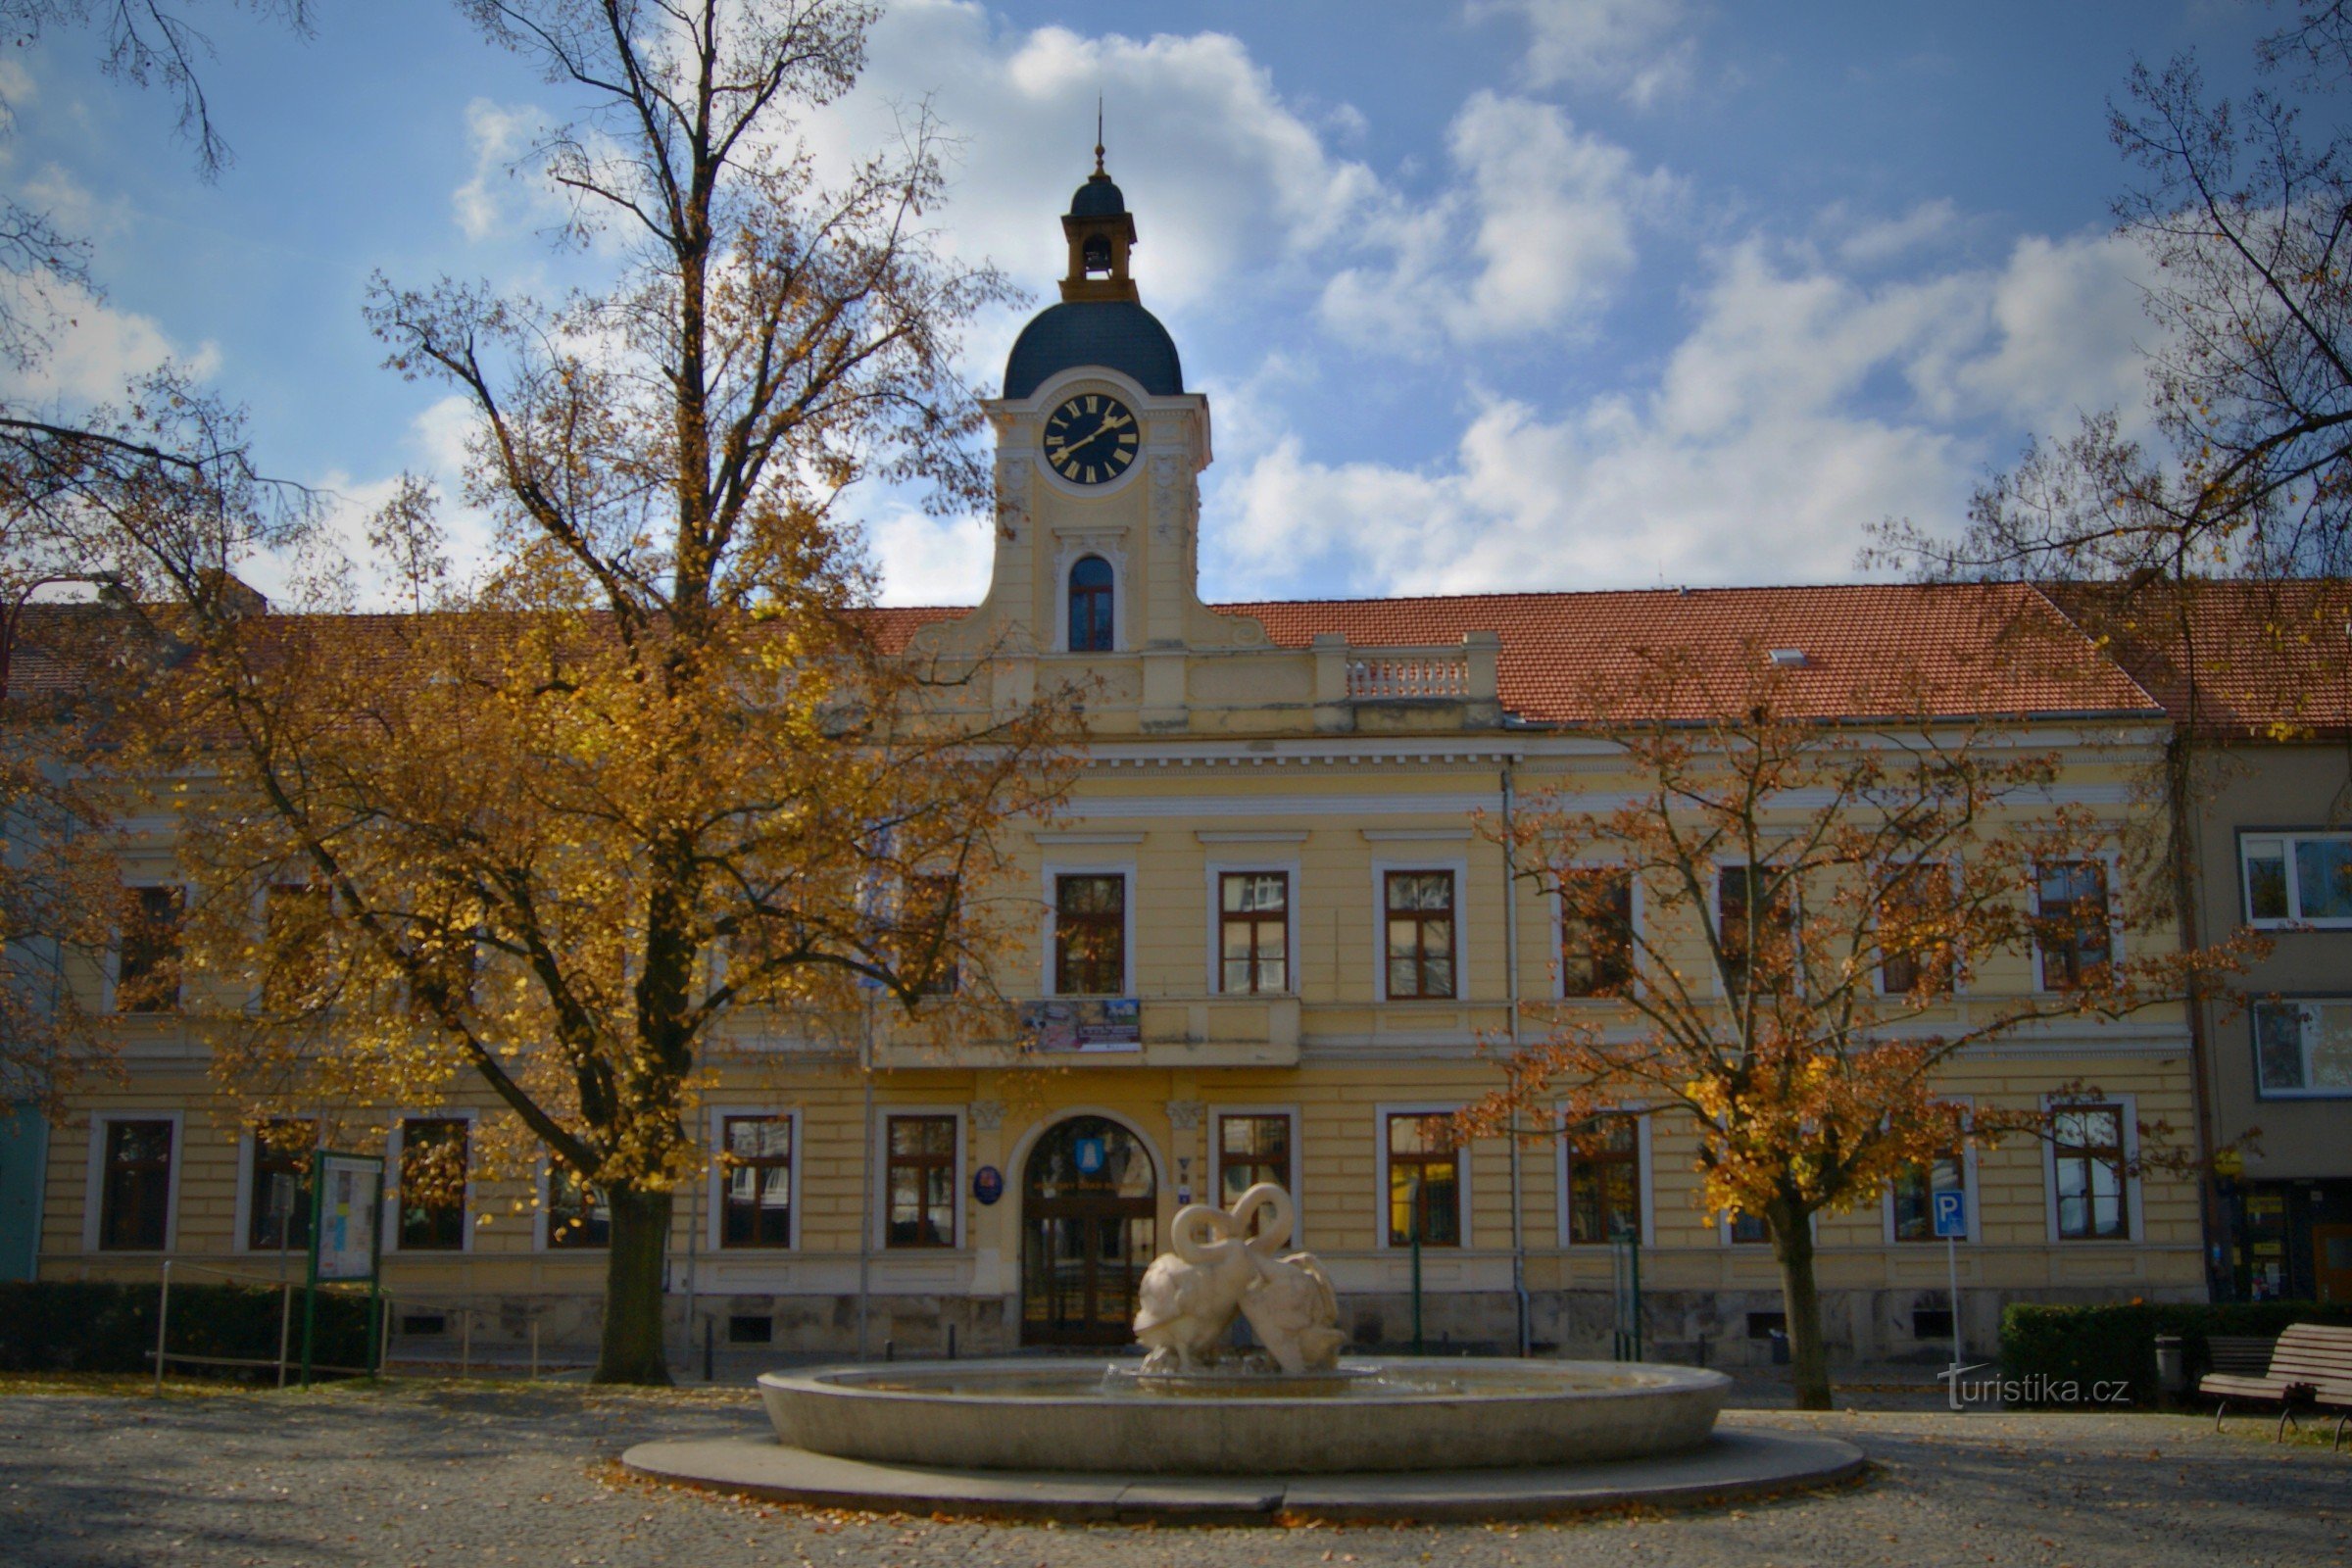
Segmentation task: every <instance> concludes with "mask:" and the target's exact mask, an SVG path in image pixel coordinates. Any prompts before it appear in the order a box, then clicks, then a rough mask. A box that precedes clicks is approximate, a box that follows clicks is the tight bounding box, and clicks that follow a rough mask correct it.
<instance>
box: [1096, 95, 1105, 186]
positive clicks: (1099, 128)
mask: <svg viewBox="0 0 2352 1568" xmlns="http://www.w3.org/2000/svg"><path fill="white" fill-rule="evenodd" d="M1095 172H1096V173H1098V174H1100V173H1103V172H1104V170H1103V95H1102V94H1101V93H1097V94H1096V95H1095Z"/></svg>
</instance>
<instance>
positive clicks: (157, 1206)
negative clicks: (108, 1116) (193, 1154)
mask: <svg viewBox="0 0 2352 1568" xmlns="http://www.w3.org/2000/svg"><path fill="white" fill-rule="evenodd" d="M101 1125H102V1126H104V1128H105V1129H106V1145H105V1160H106V1163H105V1167H104V1169H103V1171H102V1172H101V1174H100V1180H99V1197H98V1245H99V1247H101V1248H102V1249H104V1250H107V1251H110V1252H160V1251H162V1250H164V1246H165V1244H166V1242H167V1241H168V1240H169V1239H170V1237H171V1234H172V1133H173V1131H174V1129H173V1127H172V1123H171V1121H169V1120H168V1119H158V1120H155V1121H110V1122H105V1123H102V1124H101Z"/></svg>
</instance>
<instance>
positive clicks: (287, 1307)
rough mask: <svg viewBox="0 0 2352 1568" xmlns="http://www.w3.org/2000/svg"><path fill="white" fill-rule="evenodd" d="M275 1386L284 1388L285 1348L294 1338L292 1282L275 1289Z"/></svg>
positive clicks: (289, 1281)
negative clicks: (276, 1295)
mask: <svg viewBox="0 0 2352 1568" xmlns="http://www.w3.org/2000/svg"><path fill="white" fill-rule="evenodd" d="M277 1294H278V1298H279V1305H278V1309H277V1386H278V1387H279V1388H281V1389H282V1388H284V1387H285V1386H286V1348H287V1347H288V1346H289V1345H291V1344H292V1343H293V1338H294V1282H293V1281H292V1280H288V1281H286V1282H285V1283H284V1284H283V1285H281V1286H279V1287H278V1288H277Z"/></svg>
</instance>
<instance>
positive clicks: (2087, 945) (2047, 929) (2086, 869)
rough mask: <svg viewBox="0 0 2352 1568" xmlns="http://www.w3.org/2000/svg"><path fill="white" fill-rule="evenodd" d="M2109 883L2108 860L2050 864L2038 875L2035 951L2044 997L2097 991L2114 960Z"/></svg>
mask: <svg viewBox="0 0 2352 1568" xmlns="http://www.w3.org/2000/svg"><path fill="white" fill-rule="evenodd" d="M2107 881H2108V878H2107V862H2106V861H2104V860H2049V861H2045V862H2043V863H2042V864H2041V865H2040V866H2038V867H2037V868H2036V869H2035V873H2034V949H2035V951H2036V952H2037V953H2038V954H2039V955H2040V958H2041V988H2042V989H2043V990H2044V991H2074V990H2077V989H2079V988H2081V987H2082V986H2085V985H2094V984H2096V983H2098V981H2099V980H2100V979H2102V978H2103V977H2104V975H2105V973H2106V970H2107V966H2108V965H2109V964H2110V963H2111V962H2112V961H2113V960H2114V958H2115V924H2114V921H2115V916H2114V911H2113V909H2112V907H2110V905H2109V902H2108V888H2107Z"/></svg>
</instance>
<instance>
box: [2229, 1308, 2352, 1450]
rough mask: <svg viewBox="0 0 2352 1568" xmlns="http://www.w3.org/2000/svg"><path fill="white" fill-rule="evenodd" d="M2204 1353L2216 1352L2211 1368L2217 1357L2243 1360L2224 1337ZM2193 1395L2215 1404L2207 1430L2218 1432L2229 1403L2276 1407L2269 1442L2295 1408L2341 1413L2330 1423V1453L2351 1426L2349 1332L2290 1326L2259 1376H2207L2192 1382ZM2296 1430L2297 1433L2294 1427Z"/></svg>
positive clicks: (2314, 1325)
mask: <svg viewBox="0 0 2352 1568" xmlns="http://www.w3.org/2000/svg"><path fill="white" fill-rule="evenodd" d="M2208 1348H2210V1349H2213V1350H2214V1351H2215V1352H2216V1356H2215V1360H2216V1364H2217V1365H2220V1364H2221V1354H2222V1353H2225V1352H2226V1353H2229V1355H2230V1358H2231V1359H2232V1360H2236V1359H2237V1358H2238V1357H2239V1356H2240V1355H2242V1354H2243V1348H2242V1346H2240V1345H2234V1344H2231V1343H2230V1337H2229V1336H2222V1337H2220V1338H2218V1339H2215V1340H2213V1341H2210V1342H2209V1343H2208ZM2197 1392H2198V1393H2199V1394H2204V1395H2211V1396H2212V1397H2214V1398H2216V1399H2218V1400H2220V1401H2221V1402H2220V1404H2219V1405H2217V1406H2216V1407H2215V1409H2214V1412H2213V1427H2214V1430H2215V1431H2217V1432H2218V1431H2220V1430H2221V1427H2222V1417H2223V1416H2225V1415H2227V1414H2228V1413H2229V1401H2230V1400H2232V1399H2236V1400H2239V1401H2240V1402H2243V1403H2253V1404H2277V1405H2278V1432H2277V1433H2276V1434H2275V1435H2274V1436H2273V1439H2272V1441H2273V1442H2278V1441H2280V1440H2282V1439H2284V1438H2285V1436H2286V1429H2287V1427H2288V1425H2289V1424H2290V1423H2293V1422H2294V1419H2295V1411H2296V1410H2298V1409H2301V1408H2306V1407H2309V1408H2313V1409H2321V1410H2334V1411H2339V1412H2341V1414H2340V1416H2339V1417H2338V1419H2337V1421H2336V1423H2335V1442H2334V1443H2333V1444H2332V1445H2330V1446H2332V1447H2341V1446H2343V1442H2344V1430H2345V1427H2346V1425H2347V1424H2352V1328H2340V1329H2339V1328H2328V1327H2327V1326H2325V1325H2323V1324H2319V1323H2295V1324H2290V1325H2289V1326H2288V1328H2287V1331H2286V1332H2285V1333H2284V1334H2281V1335H2279V1336H2278V1343H2277V1344H2276V1345H2274V1346H2272V1347H2271V1353H2270V1358H2269V1361H2268V1364H2267V1365H2266V1366H2265V1367H2264V1369H2263V1371H2262V1372H2261V1373H2260V1375H2248V1374H2246V1373H2244V1372H2237V1371H2229V1372H2222V1371H2215V1372H2209V1373H2207V1374H2206V1375H2205V1376H2204V1377H2202V1378H2199V1379H2198V1380H2197ZM2297 1430H2300V1428H2299V1427H2298V1428H2297Z"/></svg>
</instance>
